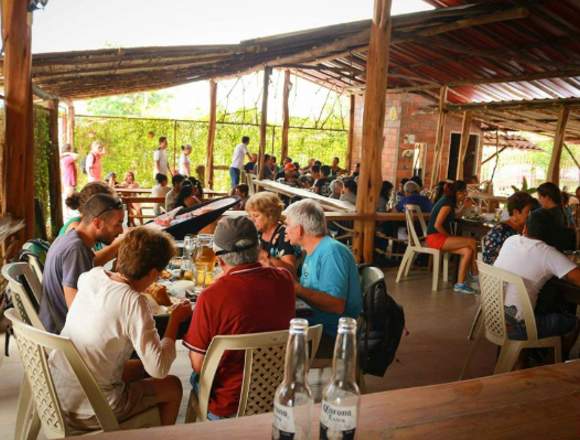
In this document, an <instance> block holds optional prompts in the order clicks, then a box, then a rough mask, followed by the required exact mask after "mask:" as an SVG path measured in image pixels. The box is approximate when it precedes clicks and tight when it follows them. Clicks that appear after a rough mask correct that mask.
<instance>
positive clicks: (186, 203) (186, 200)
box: [175, 180, 201, 213]
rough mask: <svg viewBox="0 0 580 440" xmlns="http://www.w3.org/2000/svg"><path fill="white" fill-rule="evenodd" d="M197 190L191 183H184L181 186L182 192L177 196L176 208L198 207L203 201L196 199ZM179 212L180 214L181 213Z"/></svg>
mask: <svg viewBox="0 0 580 440" xmlns="http://www.w3.org/2000/svg"><path fill="white" fill-rule="evenodd" d="M196 194H197V188H195V187H194V186H193V185H191V183H189V181H187V180H186V181H185V182H183V184H182V185H181V190H179V194H178V195H177V199H176V200H175V208H182V209H181V210H180V211H182V210H183V208H191V207H192V206H195V205H198V204H199V203H201V201H200V200H199V199H198V198H197V197H196ZM180 211H178V213H179V212H180Z"/></svg>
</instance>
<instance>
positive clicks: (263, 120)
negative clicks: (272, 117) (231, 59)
mask: <svg viewBox="0 0 580 440" xmlns="http://www.w3.org/2000/svg"><path fill="white" fill-rule="evenodd" d="M271 74H272V68H271V67H269V66H267V67H265V68H264V82H263V85H262V113H261V115H260V145H259V149H258V173H259V176H258V178H259V179H262V178H263V177H264V154H265V152H266V136H267V131H266V130H267V128H268V127H267V126H268V86H269V85H270V75H271Z"/></svg>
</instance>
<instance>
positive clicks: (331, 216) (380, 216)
mask: <svg viewBox="0 0 580 440" xmlns="http://www.w3.org/2000/svg"><path fill="white" fill-rule="evenodd" d="M223 215H224V216H226V217H239V216H242V215H248V213H247V212H246V211H235V210H229V211H226V212H224V213H223ZM324 216H325V217H326V220H327V221H334V222H336V221H354V220H360V219H363V218H364V217H365V216H364V215H362V214H357V213H356V212H338V211H325V212H324ZM423 217H424V218H425V220H429V213H428V212H426V213H424V214H423ZM376 219H377V221H378V222H404V221H405V213H404V212H377V214H376Z"/></svg>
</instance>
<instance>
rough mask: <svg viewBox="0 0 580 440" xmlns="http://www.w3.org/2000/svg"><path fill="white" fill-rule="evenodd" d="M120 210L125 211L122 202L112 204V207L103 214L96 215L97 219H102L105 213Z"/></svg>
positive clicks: (104, 210) (103, 211) (102, 212)
mask: <svg viewBox="0 0 580 440" xmlns="http://www.w3.org/2000/svg"><path fill="white" fill-rule="evenodd" d="M120 209H123V202H121V201H120V200H118V201H117V202H115V203H114V204H112V205H111V206H108V207H107V208H105V209H103V210H102V211H101V212H99V213H98V214H97V215H95V218H96V217H100V216H101V215H103V214H104V213H105V212H109V211H118V210H120Z"/></svg>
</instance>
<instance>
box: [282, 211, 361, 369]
mask: <svg viewBox="0 0 580 440" xmlns="http://www.w3.org/2000/svg"><path fill="white" fill-rule="evenodd" d="M286 237H287V238H288V240H289V241H290V243H291V244H293V245H297V246H300V247H301V248H302V249H304V251H305V252H306V258H305V259H304V264H303V266H302V275H301V276H300V282H299V283H295V285H294V290H295V292H296V296H298V297H299V298H301V299H303V300H304V301H306V302H307V303H308V304H310V306H312V308H313V309H314V311H313V314H312V315H311V316H310V317H308V321H309V322H310V325H316V324H323V326H324V328H323V336H322V341H321V343H320V349H319V351H318V353H319V357H321V358H327V357H332V351H333V349H334V339H335V338H336V331H337V326H338V319H339V318H341V317H344V316H348V317H350V318H357V317H358V316H359V314H360V312H361V310H362V295H361V290H360V280H359V275H358V270H357V267H356V263H355V261H354V257H353V255H352V253H351V252H350V250H349V249H348V248H347V247H346V246H345V245H344V244H342V243H340V242H339V241H337V240H334V239H333V238H331V237H329V236H328V235H327V229H326V219H325V217H324V211H323V210H322V208H321V207H320V205H319V204H318V203H316V202H315V201H313V200H308V199H305V200H300V201H299V202H295V203H293V204H292V205H290V206H289V207H288V209H287V210H286Z"/></svg>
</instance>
